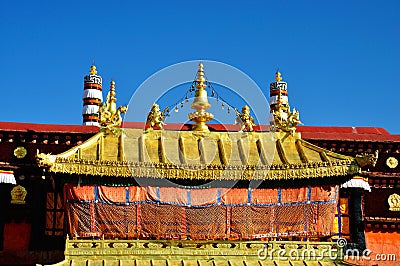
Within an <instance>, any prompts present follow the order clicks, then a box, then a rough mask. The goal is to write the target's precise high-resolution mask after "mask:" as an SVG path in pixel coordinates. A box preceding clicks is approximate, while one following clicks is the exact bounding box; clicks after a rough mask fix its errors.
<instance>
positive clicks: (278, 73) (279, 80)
mask: <svg viewBox="0 0 400 266" xmlns="http://www.w3.org/2000/svg"><path fill="white" fill-rule="evenodd" d="M275 80H276V82H281V80H282V76H281V73H280V72H279V71H276V74H275Z"/></svg>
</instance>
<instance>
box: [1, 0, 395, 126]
mask: <svg viewBox="0 0 400 266" xmlns="http://www.w3.org/2000/svg"><path fill="white" fill-rule="evenodd" d="M399 14H400V1H398V0H385V1H366V0H359V1H307V0H301V1H298V0H294V1H283V0H280V1H87V2H83V1H17V0H16V1H1V3H0V33H1V42H0V75H1V85H0V86H1V93H2V95H3V96H2V110H1V115H0V121H16V122H34V123H56V124H80V123H81V120H82V118H81V106H82V100H81V93H82V90H83V76H84V75H86V74H87V73H88V70H89V67H90V65H91V62H92V60H95V63H96V65H97V68H98V70H99V74H101V75H102V76H103V84H104V85H103V87H104V89H103V90H107V87H108V83H109V81H110V80H111V78H113V79H115V81H116V83H117V93H118V95H117V96H118V102H119V104H127V103H128V102H129V99H130V97H131V94H132V92H133V91H134V90H135V88H137V87H138V86H139V85H140V84H141V83H142V82H143V81H144V80H145V79H146V78H147V77H149V76H150V75H152V74H153V73H155V72H156V71H158V70H160V69H162V68H164V67H167V66H169V65H171V64H175V63H178V62H181V61H186V60H196V59H206V60H215V61H220V62H224V63H226V64H230V65H232V66H235V67H237V68H238V69H240V70H242V71H243V72H245V73H246V74H248V75H249V76H250V77H251V78H252V79H253V80H254V81H255V82H256V83H257V84H258V85H259V86H260V87H261V88H263V89H265V90H266V91H267V92H268V88H269V83H270V82H272V81H273V78H274V73H275V70H276V67H277V66H279V68H280V70H281V72H282V74H283V77H284V80H285V81H287V82H288V83H289V96H290V103H291V106H293V107H296V109H298V110H300V115H301V120H302V121H303V123H304V124H305V125H321V126H334V125H336V126H375V127H384V128H386V129H387V130H389V131H390V132H391V133H397V134H399V133H400V123H399V120H400V119H399V116H398V114H399V108H400V107H399V106H400V104H399V99H400V97H399V96H400V86H399V81H398V78H399V77H400V19H399ZM194 72H195V70H194ZM193 75H194V74H193ZM249 93H251V92H249Z"/></svg>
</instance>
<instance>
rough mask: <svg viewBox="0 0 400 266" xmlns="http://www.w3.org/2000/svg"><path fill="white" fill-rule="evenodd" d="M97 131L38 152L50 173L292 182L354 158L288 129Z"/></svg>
mask: <svg viewBox="0 0 400 266" xmlns="http://www.w3.org/2000/svg"><path fill="white" fill-rule="evenodd" d="M120 130H121V131H122V134H114V133H112V132H110V131H109V130H101V131H100V132H99V133H98V134H96V135H95V136H93V137H92V138H90V139H89V140H87V141H86V142H84V143H82V144H81V145H79V146H76V147H74V148H72V149H70V150H68V151H66V152H64V153H61V154H58V155H45V154H39V155H38V164H39V165H40V166H42V167H46V168H48V170H49V171H50V172H53V173H65V174H77V175H87V176H109V177H126V178H133V177H146V178H168V179H197V180H296V179H314V178H325V177H339V176H342V177H349V178H351V176H353V175H355V174H357V173H359V172H360V167H359V166H358V164H357V161H356V160H355V158H353V157H350V156H344V155H340V154H337V153H334V152H331V151H328V150H325V149H323V148H320V147H318V146H315V145H313V144H310V143H308V142H306V141H304V140H302V139H301V135H300V133H295V134H293V135H292V134H290V133H287V132H276V133H272V132H244V133H243V132H195V131H168V130H152V131H144V130H142V129H120Z"/></svg>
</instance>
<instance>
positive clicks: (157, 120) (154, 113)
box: [146, 103, 169, 129]
mask: <svg viewBox="0 0 400 266" xmlns="http://www.w3.org/2000/svg"><path fill="white" fill-rule="evenodd" d="M168 110H169V109H168V107H167V108H165V109H164V111H160V106H159V105H158V104H156V103H155V104H153V105H152V106H151V110H150V112H149V114H148V115H147V121H146V123H147V124H148V125H149V128H151V129H155V128H158V129H162V128H163V126H164V125H166V124H165V123H164V120H165V113H166V112H168Z"/></svg>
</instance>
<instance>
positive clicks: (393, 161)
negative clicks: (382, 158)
mask: <svg viewBox="0 0 400 266" xmlns="http://www.w3.org/2000/svg"><path fill="white" fill-rule="evenodd" d="M398 164H399V161H397V159H396V158H394V157H389V158H387V160H386V165H387V166H389V168H392V169H393V168H396V167H397V165H398Z"/></svg>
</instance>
